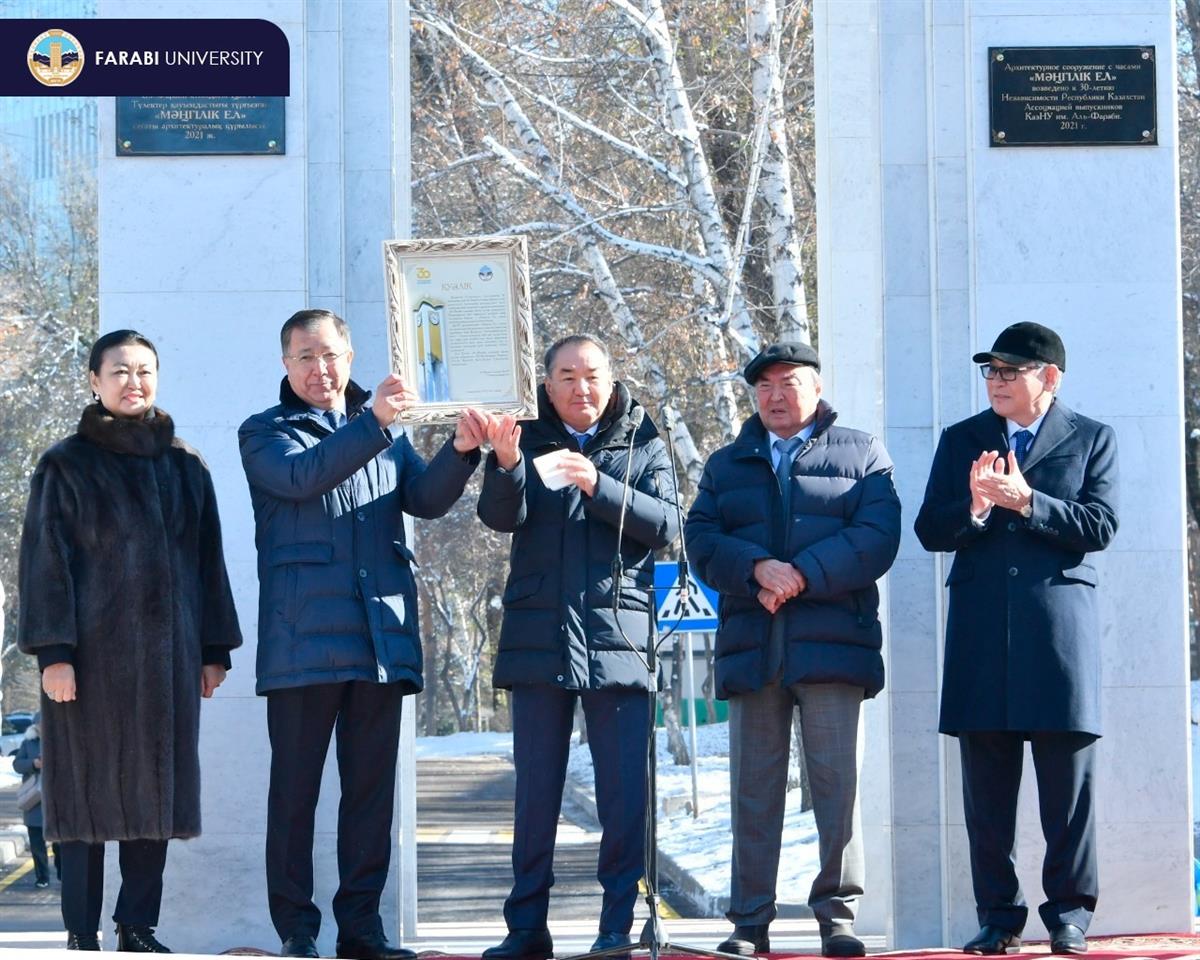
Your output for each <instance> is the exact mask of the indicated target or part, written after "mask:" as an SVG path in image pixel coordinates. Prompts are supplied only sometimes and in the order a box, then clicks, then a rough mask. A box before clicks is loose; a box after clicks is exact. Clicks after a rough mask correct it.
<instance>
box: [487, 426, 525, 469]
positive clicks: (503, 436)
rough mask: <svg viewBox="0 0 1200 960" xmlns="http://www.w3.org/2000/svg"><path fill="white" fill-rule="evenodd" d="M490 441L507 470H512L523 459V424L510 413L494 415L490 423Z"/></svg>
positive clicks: (499, 460) (497, 457) (498, 458)
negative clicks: (521, 444)
mask: <svg viewBox="0 0 1200 960" xmlns="http://www.w3.org/2000/svg"><path fill="white" fill-rule="evenodd" d="M487 439H488V443H490V444H491V445H492V449H493V450H494V451H495V452H496V460H497V462H499V464H500V466H501V467H503V468H504V469H505V470H512V469H513V468H514V467H516V465H517V464H518V463H519V462H520V460H521V448H520V443H521V424H520V423H519V422H518V421H517V418H516V417H514V416H513V415H512V414H510V413H506V414H504V415H503V416H500V417H492V419H491V422H490V423H488V431H487Z"/></svg>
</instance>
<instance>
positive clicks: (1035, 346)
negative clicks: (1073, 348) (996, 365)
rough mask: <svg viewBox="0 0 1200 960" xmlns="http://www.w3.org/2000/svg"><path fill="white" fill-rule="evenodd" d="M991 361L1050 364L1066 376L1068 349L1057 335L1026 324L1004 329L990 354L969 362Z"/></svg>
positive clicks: (1040, 326)
mask: <svg viewBox="0 0 1200 960" xmlns="http://www.w3.org/2000/svg"><path fill="white" fill-rule="evenodd" d="M992 358H995V359H997V360H1003V361H1004V362H1005V363H1012V364H1022V363H1029V362H1030V361H1037V362H1038V363H1052V364H1054V365H1055V366H1056V367H1058V369H1059V370H1062V371H1064V372H1065V371H1066V369H1067V348H1066V347H1064V346H1063V342H1062V339H1061V338H1060V337H1059V335H1058V334H1057V333H1055V332H1054V331H1053V330H1051V329H1050V328H1049V327H1043V326H1042V325H1041V324H1040V323H1033V322H1032V321H1029V320H1023V321H1021V322H1020V323H1014V324H1013V325H1012V326H1010V327H1005V328H1004V329H1003V330H1001V331H1000V336H998V337H997V338H996V342H995V343H993V344H992V349H991V350H985V351H984V352H982V353H977V354H975V356H974V357H972V358H971V359H972V360H974V361H975V362H976V363H987V362H988V361H989V360H991V359H992Z"/></svg>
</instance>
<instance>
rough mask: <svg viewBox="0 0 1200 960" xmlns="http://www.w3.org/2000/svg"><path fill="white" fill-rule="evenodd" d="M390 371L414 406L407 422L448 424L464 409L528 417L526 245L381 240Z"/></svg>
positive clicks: (533, 381) (533, 389) (532, 372)
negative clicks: (410, 391) (411, 393)
mask: <svg viewBox="0 0 1200 960" xmlns="http://www.w3.org/2000/svg"><path fill="white" fill-rule="evenodd" d="M383 260H384V270H385V272H386V281H387V293H388V347H389V350H390V355H391V362H392V369H393V370H394V371H395V372H396V373H398V374H400V375H401V376H402V377H404V379H405V380H406V381H408V383H409V384H410V385H412V387H413V388H414V389H415V390H416V391H417V395H418V396H419V397H420V402H419V403H416V404H414V405H413V406H411V407H410V408H409V409H408V410H406V411H405V412H404V413H403V414H402V415H401V418H400V419H401V420H403V421H405V422H408V423H451V422H453V421H454V420H455V419H457V417H458V414H459V412H460V411H461V410H462V409H463V408H464V407H477V408H479V409H480V410H484V411H487V412H488V413H511V414H513V415H515V416H517V417H519V418H521V419H523V420H528V419H532V418H534V417H536V416H537V371H536V365H535V360H534V352H533V310H532V305H531V303H530V299H529V256H528V248H527V245H526V239H525V237H523V236H519V237H517V236H513V237H460V238H452V239H439V240H385V241H384V244H383Z"/></svg>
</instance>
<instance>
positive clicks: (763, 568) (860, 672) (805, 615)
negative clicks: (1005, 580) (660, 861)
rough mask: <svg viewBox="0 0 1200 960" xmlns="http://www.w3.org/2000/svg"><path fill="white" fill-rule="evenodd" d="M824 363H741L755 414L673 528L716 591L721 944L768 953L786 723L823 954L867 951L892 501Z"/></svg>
mask: <svg viewBox="0 0 1200 960" xmlns="http://www.w3.org/2000/svg"><path fill="white" fill-rule="evenodd" d="M820 370H821V364H820V360H819V359H818V358H817V354H816V351H815V350H813V349H812V347H810V346H809V345H808V344H806V343H776V344H773V345H772V346H770V347H767V348H766V349H765V350H763V351H762V353H760V354H759V355H758V356H756V357H755V358H754V359H753V360H751V361H750V363H749V364H747V365H746V370H745V374H746V380H747V381H748V382H749V383H750V384H751V385H752V386H753V388H754V392H755V395H756V398H757V400H758V413H757V414H755V415H754V416H752V417H751V418H750V419H749V420H747V421H746V424H745V426H744V427H743V428H742V430H741V433H740V434H739V435H738V438H737V439H736V440H735V441H734V442H733V443H731V444H729V445H728V446H727V447H723V448H722V449H720V450H718V451H717V452H716V453H714V454H713V455H712V456H711V457H710V458H709V461H708V463H707V464H706V466H705V469H704V477H703V479H702V480H701V481H700V492H699V495H698V496H697V498H696V502H695V504H694V506H693V507H692V509H691V512H690V513H689V514H688V519H687V523H686V525H685V527H684V535H685V536H686V538H687V547H688V551H689V552H690V554H691V556H692V559H693V561H694V562H695V564H696V569H697V571H698V572H699V574H700V576H701V577H702V578H703V579H704V580H705V581H706V582H708V583H710V584H712V586H713V587H715V588H716V589H717V590H718V591H719V592H720V594H721V618H720V620H721V625H720V627H719V628H718V630H717V651H716V683H717V696H718V697H720V698H721V699H728V700H729V754H730V755H729V761H730V763H729V770H730V781H731V791H730V792H731V795H732V820H733V877H732V884H731V889H730V894H731V896H730V906H729V912H728V913H727V914H726V916H728V918H729V920H730V921H731V922H732V923H733V924H734V931H733V935H732V936H730V937H729V939H727V940H725V941H724V942H723V943H722V944H721V945H720V946H719V947H718V949H719V950H721V951H723V952H726V953H737V954H742V955H750V954H754V953H765V952H766V951H767V950H769V949H770V943H769V940H768V936H767V931H768V927H769V925H770V923H771V921H772V920H773V919H774V918H775V914H776V908H775V880H776V875H777V874H778V871H779V854H780V842H781V838H782V831H783V815H784V801H785V796H786V793H787V768H788V756H789V752H790V747H791V731H792V715H793V712H794V711H795V710H799V711H800V722H801V725H802V727H803V731H804V737H803V739H804V756H805V762H806V763H807V766H808V775H809V785H810V787H811V790H812V801H813V812H814V815H815V817H816V823H817V833H818V834H819V836H820V847H821V869H820V872H819V873H818V875H817V877H816V879H815V880H814V881H813V885H812V890H811V891H810V894H809V899H808V902H809V905H810V906H811V907H812V911H813V915H814V916H815V917H816V918H817V923H818V925H819V928H820V933H821V953H822V954H823V955H824V956H826V957H860V956H863V954H864V950H863V944H862V941H861V940H859V939H858V937H856V936H855V934H854V917H855V911H856V908H857V905H858V898H859V897H860V896H861V895H862V892H863V851H862V828H861V825H860V820H859V804H858V760H859V751H858V732H859V715H860V713H861V711H862V702H863V700H864V698H866V697H873V696H875V694H877V693H878V692H879V691H880V690H881V689H882V688H883V658H882V656H881V655H880V645H881V641H882V633H881V630H880V626H879V617H878V609H879V592H878V590H877V589H876V587H875V581H876V580H877V579H878V578H879V577H881V576H883V574H884V573H886V572H887V570H888V568H889V567H890V566H891V565H892V561H893V560H894V559H895V557H896V550H897V548H898V547H899V544H900V501H899V498H898V497H897V496H896V490H895V487H894V486H893V485H892V462H891V460H890V459H889V458H888V455H887V451H886V450H884V449H883V445H882V444H880V443H879V441H878V440H876V439H875V438H874V437H872V436H870V435H869V434H866V433H861V432H859V431H857V430H850V429H847V428H845V427H836V426H834V425H833V422H834V420H835V419H836V418H837V414H836V413H835V412H834V411H833V408H832V407H831V406H830V405H829V404H828V403H827V402H826V401H825V400H823V399H821V375H820Z"/></svg>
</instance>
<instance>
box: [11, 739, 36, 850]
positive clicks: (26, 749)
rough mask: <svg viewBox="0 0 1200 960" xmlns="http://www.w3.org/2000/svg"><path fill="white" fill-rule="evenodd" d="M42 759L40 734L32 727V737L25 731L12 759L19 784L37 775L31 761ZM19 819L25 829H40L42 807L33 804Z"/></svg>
mask: <svg viewBox="0 0 1200 960" xmlns="http://www.w3.org/2000/svg"><path fill="white" fill-rule="evenodd" d="M41 758H42V736H41V732H40V731H39V730H38V729H37V727H36V726H35V727H34V730H33V735H32V736H30V733H29V731H28V730H26V731H25V739H24V740H22V741H21V745H20V746H19V747H17V754H16V756H14V757H13V771H14V772H15V773H19V774H20V775H21V782H22V783H24V782H25V781H26V780H28V779H29V778H30V777H32V776H33V775H34V774H35V773H38V772H39V771H38V768H37V767H36V766H34V763H33V761H35V760H40V759H41ZM21 819H22V821H24V823H25V826H27V827H39V828H40V827H41V826H42V824H43V819H42V805H41V804H40V803H37V804H34V805H33V806H32V807H30V808H29V809H28V810H25V811H23V812H22V813H21Z"/></svg>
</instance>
